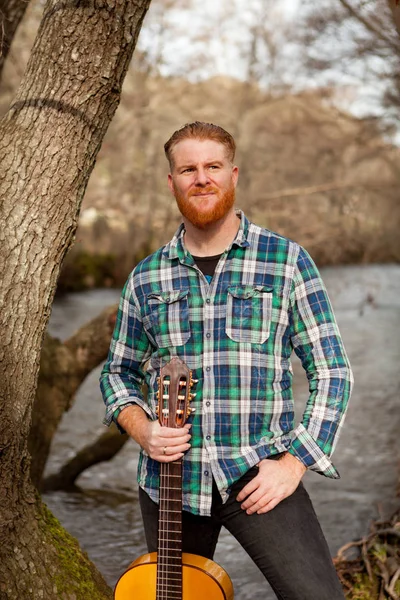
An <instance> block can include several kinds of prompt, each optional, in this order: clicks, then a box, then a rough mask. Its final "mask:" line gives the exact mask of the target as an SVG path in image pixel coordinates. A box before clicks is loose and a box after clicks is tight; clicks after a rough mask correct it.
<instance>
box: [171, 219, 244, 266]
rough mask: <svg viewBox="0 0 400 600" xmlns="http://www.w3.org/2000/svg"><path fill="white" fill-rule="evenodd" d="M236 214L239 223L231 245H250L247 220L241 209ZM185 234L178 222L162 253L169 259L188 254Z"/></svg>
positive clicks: (183, 256)
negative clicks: (184, 238) (184, 239)
mask: <svg viewBox="0 0 400 600" xmlns="http://www.w3.org/2000/svg"><path fill="white" fill-rule="evenodd" d="M236 214H237V215H238V217H240V225H239V229H238V232H237V234H236V237H235V239H234V240H233V242H232V244H231V246H240V247H242V248H247V247H248V246H250V244H249V242H248V240H247V236H248V232H249V220H248V219H247V217H246V216H245V214H244V212H243V211H242V210H237V211H236ZM184 234H185V226H184V224H183V223H181V224H180V226H179V227H178V229H177V231H176V232H175V234H174V236H173V238H172V240H171V241H170V242H169V243H168V244H167V245H166V246H165V248H164V251H163V254H164V255H165V256H166V257H167V258H169V259H170V260H172V259H174V258H179V259H180V260H182V259H184V258H186V257H187V256H188V254H189V253H188V251H187V250H186V248H185V245H184V243H183V236H184Z"/></svg>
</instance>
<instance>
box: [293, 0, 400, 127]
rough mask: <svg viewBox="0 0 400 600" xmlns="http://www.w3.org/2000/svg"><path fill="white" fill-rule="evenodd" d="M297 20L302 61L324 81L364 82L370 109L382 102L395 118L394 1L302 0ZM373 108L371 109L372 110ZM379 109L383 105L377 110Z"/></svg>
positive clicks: (398, 51)
mask: <svg viewBox="0 0 400 600" xmlns="http://www.w3.org/2000/svg"><path fill="white" fill-rule="evenodd" d="M303 5H304V8H303V10H304V13H302V14H303V19H302V21H301V23H300V24H299V31H300V34H299V37H300V43H301V45H302V46H303V48H304V53H305V63H306V65H307V67H308V69H309V70H311V72H312V73H314V74H316V73H324V77H325V81H326V82H327V83H328V84H336V85H339V86H341V89H342V91H344V89H345V86H346V85H347V86H350V87H357V86H360V84H363V86H364V90H366V91H367V92H366V93H367V96H366V99H367V98H368V103H369V105H370V108H371V113H373V112H374V110H375V112H376V109H377V108H378V107H381V108H382V107H383V110H384V111H385V113H386V114H385V116H386V117H390V116H392V118H393V119H396V120H397V116H398V109H399V106H400V62H399V58H400V38H399V36H398V31H397V30H396V26H395V21H394V17H395V18H397V19H398V18H399V10H400V9H399V6H398V2H397V0H389V2H387V1H386V0H321V2H318V5H316V3H315V2H312V0H305V2H304V3H303ZM372 109H374V110H372ZM381 112H382V110H381Z"/></svg>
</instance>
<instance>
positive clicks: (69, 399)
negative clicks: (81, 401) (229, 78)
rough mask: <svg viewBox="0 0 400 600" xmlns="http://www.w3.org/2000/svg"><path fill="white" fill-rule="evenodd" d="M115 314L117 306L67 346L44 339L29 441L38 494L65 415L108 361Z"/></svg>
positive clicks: (34, 480) (67, 343) (99, 316)
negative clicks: (89, 377)
mask: <svg viewBox="0 0 400 600" xmlns="http://www.w3.org/2000/svg"><path fill="white" fill-rule="evenodd" d="M116 313H117V306H111V307H109V308H106V309H105V310H103V311H102V312H101V313H100V315H98V316H97V317H96V318H95V319H92V321H90V322H89V323H86V324H85V325H84V326H83V327H81V328H80V329H79V330H78V331H77V332H76V333H74V335H73V336H72V337H70V338H69V339H68V340H66V341H65V342H64V343H62V342H60V340H57V339H55V338H52V337H50V336H49V335H46V336H45V338H44V343H43V347H42V352H41V355H40V371H39V380H38V386H37V390H36V398H35V402H34V406H33V415H32V426H31V429H30V433H29V440H28V449H29V453H30V455H31V457H32V462H31V479H32V482H33V484H34V485H35V486H36V488H37V489H38V490H39V491H41V480H42V476H43V471H44V469H45V466H46V462H47V459H48V456H49V452H50V447H51V443H52V440H53V437H54V434H55V433H56V431H57V429H58V425H59V423H60V421H61V419H62V416H63V414H64V412H66V411H68V410H69V409H70V408H71V407H72V405H73V403H74V398H75V394H76V392H77V390H78V388H79V386H80V385H81V383H82V382H83V380H84V379H85V377H86V376H87V375H89V373H90V372H91V371H92V370H93V369H94V368H95V367H97V365H98V364H100V363H101V362H102V361H104V360H105V358H106V357H107V353H108V349H109V347H110V338H111V334H112V331H113V328H114V324H115V318H116Z"/></svg>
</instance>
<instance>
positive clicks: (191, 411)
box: [186, 408, 196, 418]
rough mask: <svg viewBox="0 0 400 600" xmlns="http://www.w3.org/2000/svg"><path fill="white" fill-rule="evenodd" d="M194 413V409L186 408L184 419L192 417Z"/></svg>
mask: <svg viewBox="0 0 400 600" xmlns="http://www.w3.org/2000/svg"><path fill="white" fill-rule="evenodd" d="M195 412H196V409H195V408H188V409H187V411H186V418H188V417H190V415H192V414H193V413H195Z"/></svg>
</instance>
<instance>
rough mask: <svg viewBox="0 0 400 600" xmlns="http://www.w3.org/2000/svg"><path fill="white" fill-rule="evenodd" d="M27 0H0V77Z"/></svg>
mask: <svg viewBox="0 0 400 600" xmlns="http://www.w3.org/2000/svg"><path fill="white" fill-rule="evenodd" d="M28 4H29V0H0V79H1V76H2V74H3V67H4V63H5V60H6V58H7V54H8V52H9V50H10V47H11V42H12V41H13V39H14V35H15V32H16V31H17V28H18V25H19V24H20V22H21V21H22V17H23V16H24V14H25V11H26V7H27V6H28Z"/></svg>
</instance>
